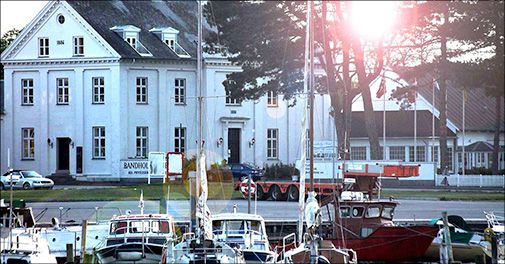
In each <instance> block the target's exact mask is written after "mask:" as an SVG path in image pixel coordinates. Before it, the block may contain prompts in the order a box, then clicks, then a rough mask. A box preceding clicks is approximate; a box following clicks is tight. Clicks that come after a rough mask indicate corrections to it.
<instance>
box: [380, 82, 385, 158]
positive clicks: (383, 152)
mask: <svg viewBox="0 0 505 264" xmlns="http://www.w3.org/2000/svg"><path fill="white" fill-rule="evenodd" d="M382 78H383V80H384V73H383V75H382ZM384 82H385V80H384ZM384 86H385V84H384ZM379 89H380V88H379ZM382 160H386V91H384V95H383V97H382Z"/></svg>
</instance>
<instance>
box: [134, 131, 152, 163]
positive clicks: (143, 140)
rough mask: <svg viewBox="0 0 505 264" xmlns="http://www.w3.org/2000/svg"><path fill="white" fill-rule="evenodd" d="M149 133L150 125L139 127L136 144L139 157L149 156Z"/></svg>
mask: <svg viewBox="0 0 505 264" xmlns="http://www.w3.org/2000/svg"><path fill="white" fill-rule="evenodd" d="M148 133H149V129H148V127H137V131H136V144H135V146H136V149H137V153H136V156H137V157H139V158H147V153H148V151H149V149H148V146H147V144H148V143H149V141H148V137H149V135H148Z"/></svg>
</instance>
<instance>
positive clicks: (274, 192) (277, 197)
mask: <svg viewBox="0 0 505 264" xmlns="http://www.w3.org/2000/svg"><path fill="white" fill-rule="evenodd" d="M269 194H270V198H272V201H283V200H284V199H285V197H284V196H285V195H284V194H283V193H282V191H281V188H280V187H279V186H277V185H275V184H274V185H272V186H271V187H270V191H269Z"/></svg>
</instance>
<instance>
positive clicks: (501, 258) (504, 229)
mask: <svg viewBox="0 0 505 264" xmlns="http://www.w3.org/2000/svg"><path fill="white" fill-rule="evenodd" d="M484 214H485V215H486V220H487V225H488V227H487V228H486V230H484V234H485V237H486V240H487V241H489V242H491V258H492V261H493V263H498V264H505V225H504V220H505V217H503V213H502V215H501V216H498V215H496V214H495V213H494V212H489V213H488V212H484Z"/></svg>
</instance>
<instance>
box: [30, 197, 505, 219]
mask: <svg viewBox="0 0 505 264" xmlns="http://www.w3.org/2000/svg"><path fill="white" fill-rule="evenodd" d="M234 204H237V206H238V207H237V211H238V212H247V201H246V200H231V201H225V200H210V201H208V206H209V208H210V210H211V211H212V213H214V214H215V213H221V212H232V211H233V205H234ZM138 205H139V202H138V201H113V202H54V203H28V206H31V207H32V208H33V212H34V215H35V216H36V217H37V215H39V214H40V213H41V212H43V211H45V213H44V214H43V215H42V216H41V218H40V219H39V220H38V221H39V222H50V220H51V218H52V217H57V218H60V222H67V221H70V220H73V221H76V222H78V223H81V222H82V220H85V219H87V220H90V221H95V220H96V219H98V220H108V219H110V217H111V216H112V215H114V214H120V212H123V213H124V212H125V211H126V210H131V211H132V212H133V213H138V212H139V210H140V208H139V207H138ZM60 207H61V210H60ZM503 210H504V202H503V201H502V202H499V201H498V202H496V201H477V202H472V201H435V200H433V201H431V200H400V205H399V206H398V207H397V208H396V210H395V219H396V220H399V219H414V218H415V219H429V218H435V217H440V216H441V214H442V211H447V212H448V213H449V214H455V215H460V216H462V217H464V218H471V219H484V213H483V211H486V212H491V211H494V212H503ZM252 211H253V212H254V203H253V204H252ZM144 212H145V213H157V212H159V202H158V201H145V203H144ZM168 212H169V213H170V214H171V215H172V216H174V218H175V219H176V220H187V219H188V215H189V203H188V201H170V202H169V204H168ZM257 212H258V214H260V215H262V216H263V217H264V218H265V219H267V220H295V219H297V218H298V203H296V202H273V201H258V206H257Z"/></svg>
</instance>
